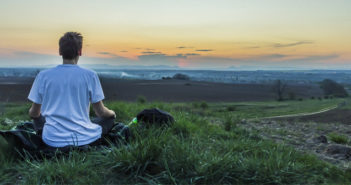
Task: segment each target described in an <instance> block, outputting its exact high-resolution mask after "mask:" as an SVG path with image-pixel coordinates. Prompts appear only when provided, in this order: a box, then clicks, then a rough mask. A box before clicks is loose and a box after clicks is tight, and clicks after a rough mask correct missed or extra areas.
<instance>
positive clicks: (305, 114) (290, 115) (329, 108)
mask: <svg viewBox="0 0 351 185" xmlns="http://www.w3.org/2000/svg"><path fill="white" fill-rule="evenodd" d="M338 107H339V105H335V106H332V107H327V108H324V109H322V110H320V111H317V112H310V113H297V114H288V115H281V116H270V117H263V118H261V119H275V118H291V117H301V116H309V115H316V114H320V113H324V112H328V111H331V110H334V109H336V108H338Z"/></svg>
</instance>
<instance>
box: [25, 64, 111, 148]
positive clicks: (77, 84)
mask: <svg viewBox="0 0 351 185" xmlns="http://www.w3.org/2000/svg"><path fill="white" fill-rule="evenodd" d="M104 98H105V97H104V93H103V91H102V88H101V84H100V81H99V78H98V76H97V74H96V72H94V71H92V70H88V69H84V68H81V67H79V66H78V65H74V64H63V65H58V66H57V67H54V68H51V69H47V70H44V71H41V72H40V73H39V74H38V75H37V77H36V78H35V80H34V83H33V85H32V89H31V90H30V93H29V96H28V99H29V100H31V101H32V102H34V103H37V104H41V114H42V115H43V116H44V117H45V119H46V123H45V125H44V128H43V135H42V138H43V141H44V142H45V143H46V144H48V145H50V146H52V147H64V146H67V145H75V146H81V145H86V144H89V143H92V142H94V141H96V140H97V139H99V138H100V137H101V132H102V129H101V126H99V125H97V124H94V123H92V122H91V121H90V118H89V107H90V102H92V103H96V102H99V101H101V100H103V99H104Z"/></svg>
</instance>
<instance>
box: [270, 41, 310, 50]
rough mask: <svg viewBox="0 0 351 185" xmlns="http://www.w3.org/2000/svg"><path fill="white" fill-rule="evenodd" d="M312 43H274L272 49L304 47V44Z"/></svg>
mask: <svg viewBox="0 0 351 185" xmlns="http://www.w3.org/2000/svg"><path fill="white" fill-rule="evenodd" d="M313 43H314V42H312V41H299V42H293V43H288V44H282V43H275V44H273V45H272V47H274V48H286V47H293V46H298V45H304V44H313Z"/></svg>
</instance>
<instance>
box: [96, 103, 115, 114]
mask: <svg viewBox="0 0 351 185" xmlns="http://www.w3.org/2000/svg"><path fill="white" fill-rule="evenodd" d="M92 105H93V110H94V112H95V114H96V115H97V116H98V117H102V118H111V117H114V118H116V113H115V112H114V111H113V110H110V109H108V108H106V107H105V106H104V103H102V101H99V102H97V103H93V104H92Z"/></svg>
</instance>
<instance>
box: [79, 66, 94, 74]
mask: <svg viewBox="0 0 351 185" xmlns="http://www.w3.org/2000/svg"><path fill="white" fill-rule="evenodd" d="M78 69H80V70H81V71H82V72H84V73H87V74H90V75H96V74H97V73H96V72H95V71H94V70H91V69H88V68H84V67H81V66H78Z"/></svg>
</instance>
